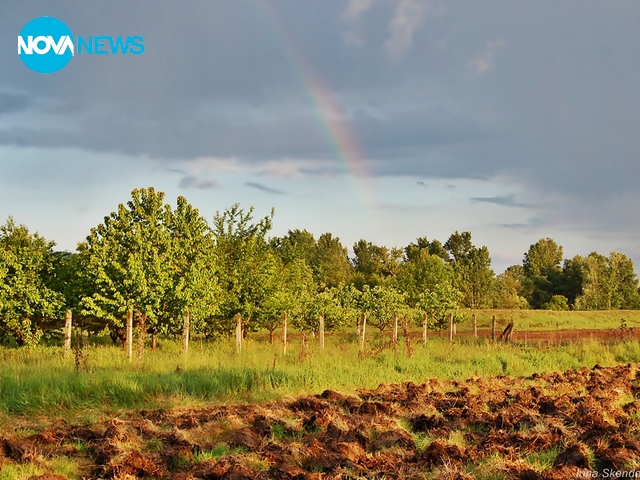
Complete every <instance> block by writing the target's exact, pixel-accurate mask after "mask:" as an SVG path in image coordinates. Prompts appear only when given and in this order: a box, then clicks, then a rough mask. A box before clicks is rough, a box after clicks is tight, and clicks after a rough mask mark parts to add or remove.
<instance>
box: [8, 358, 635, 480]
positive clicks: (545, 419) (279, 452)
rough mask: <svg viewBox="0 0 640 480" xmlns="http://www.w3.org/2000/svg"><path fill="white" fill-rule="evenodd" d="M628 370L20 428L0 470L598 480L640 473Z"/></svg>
mask: <svg viewBox="0 0 640 480" xmlns="http://www.w3.org/2000/svg"><path fill="white" fill-rule="evenodd" d="M638 367H640V365H632V364H629V365H623V366H618V367H613V368H602V367H599V366H597V365H596V366H595V367H594V368H593V369H588V368H581V369H579V370H573V371H568V372H565V373H563V374H557V373H552V374H536V375H533V376H532V377H528V378H521V379H515V378H509V377H497V378H488V379H480V378H472V379H469V380H466V381H460V382H458V381H452V382H444V381H437V380H432V381H430V382H428V383H425V384H422V385H415V384H413V383H405V384H402V385H384V384H383V385H380V387H378V388H377V389H375V390H361V391H359V392H358V394H357V395H344V394H342V393H339V392H335V391H329V390H328V391H325V392H323V393H322V394H320V395H315V396H306V397H300V398H296V399H290V400H284V401H280V402H277V403H269V404H259V405H218V406H211V407H208V408H198V409H190V410H171V411H157V410H153V411H151V410H150V411H138V412H127V413H122V414H120V415H118V416H117V417H115V418H110V419H104V420H103V421H101V422H98V423H96V424H91V425H71V424H65V423H64V422H59V423H57V424H56V423H54V424H52V425H49V426H47V427H46V428H43V429H41V430H40V431H37V432H36V433H30V434H29V435H26V434H24V432H25V430H24V425H22V426H21V427H20V428H19V429H18V428H16V430H15V431H13V432H6V431H5V432H4V433H3V435H4V437H3V438H1V439H0V470H1V469H2V468H8V467H10V466H11V467H14V466H20V465H26V464H33V465H35V467H36V468H37V469H39V470H38V472H53V471H55V469H53V468H52V467H51V466H52V465H53V464H55V460H56V459H57V458H60V457H65V458H67V459H69V462H71V463H74V464H75V465H76V466H77V476H78V478H81V477H85V478H121V479H124V478H144V477H146V478H168V479H169V478H171V479H176V480H177V479H184V480H187V479H236V480H237V479H252V478H263V479H267V478H274V479H314V478H316V479H320V478H336V479H337V478H345V479H347V478H452V479H453V478H520V479H542V478H548V479H569V478H591V476H592V475H594V474H595V471H596V470H598V471H599V472H600V477H601V478H602V476H603V474H604V473H603V472H609V471H610V472H614V471H619V472H623V473H624V472H630V471H632V470H633V469H634V468H637V469H639V470H640V421H639V418H640V380H639V377H638V375H637V372H638ZM58 463H59V462H58ZM627 475H628V473H627ZM639 475H640V474H639ZM34 478H43V479H44V478H48V479H50V480H53V479H58V480H60V479H62V478H64V477H62V476H57V475H53V474H47V473H45V474H44V475H40V476H39V477H34Z"/></svg>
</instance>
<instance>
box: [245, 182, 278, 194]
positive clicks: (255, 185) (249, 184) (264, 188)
mask: <svg viewBox="0 0 640 480" xmlns="http://www.w3.org/2000/svg"><path fill="white" fill-rule="evenodd" d="M245 185H246V186H247V187H251V188H255V189H257V190H261V191H263V192H267V193H273V194H276V195H285V193H284V192H282V191H280V190H276V189H275V188H271V187H267V186H266V185H263V184H261V183H256V182H245Z"/></svg>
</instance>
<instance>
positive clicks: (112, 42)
mask: <svg viewBox="0 0 640 480" xmlns="http://www.w3.org/2000/svg"><path fill="white" fill-rule="evenodd" d="M143 42H144V38H142V37H140V36H137V35H136V36H129V37H125V38H124V39H123V37H105V36H96V37H94V36H90V37H86V38H83V37H80V36H78V38H77V41H74V37H73V33H71V30H70V29H69V27H67V26H66V25H65V24H64V22H61V21H60V20H58V19H57V18H53V17H39V18H34V19H33V20H31V21H30V22H29V23H27V24H26V25H25V26H24V27H23V29H22V30H21V31H20V34H19V35H18V55H20V59H21V60H22V62H23V63H24V64H25V65H26V66H27V67H29V68H30V69H31V70H33V71H34V72H38V73H54V72H57V71H58V70H61V69H62V68H64V67H65V66H66V65H67V63H69V61H70V60H71V58H73V57H74V56H75V55H76V54H78V55H81V54H83V53H85V54H89V55H107V54H109V53H111V54H113V55H115V54H118V53H120V54H127V53H131V54H133V55H139V54H141V53H143V52H144V45H143Z"/></svg>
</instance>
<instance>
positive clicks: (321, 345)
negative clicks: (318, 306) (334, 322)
mask: <svg viewBox="0 0 640 480" xmlns="http://www.w3.org/2000/svg"><path fill="white" fill-rule="evenodd" d="M319 334H320V349H321V350H324V315H320V330H319Z"/></svg>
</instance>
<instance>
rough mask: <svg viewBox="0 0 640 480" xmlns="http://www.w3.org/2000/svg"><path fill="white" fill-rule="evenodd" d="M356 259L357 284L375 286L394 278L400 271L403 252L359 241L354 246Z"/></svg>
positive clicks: (354, 262) (354, 261) (359, 285)
mask: <svg viewBox="0 0 640 480" xmlns="http://www.w3.org/2000/svg"><path fill="white" fill-rule="evenodd" d="M353 253H354V255H355V258H354V260H353V264H354V267H355V271H356V274H357V276H356V279H355V280H356V283H357V284H358V287H359V288H361V287H362V286H363V285H369V286H375V285H379V284H381V283H383V282H384V281H385V280H386V279H389V278H391V277H394V276H395V275H396V274H397V273H398V270H399V269H400V260H401V259H402V256H403V251H402V250H401V249H399V248H392V249H388V248H387V247H383V246H379V245H374V244H373V243H371V242H367V241H366V240H359V241H358V242H356V243H355V244H354V245H353Z"/></svg>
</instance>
